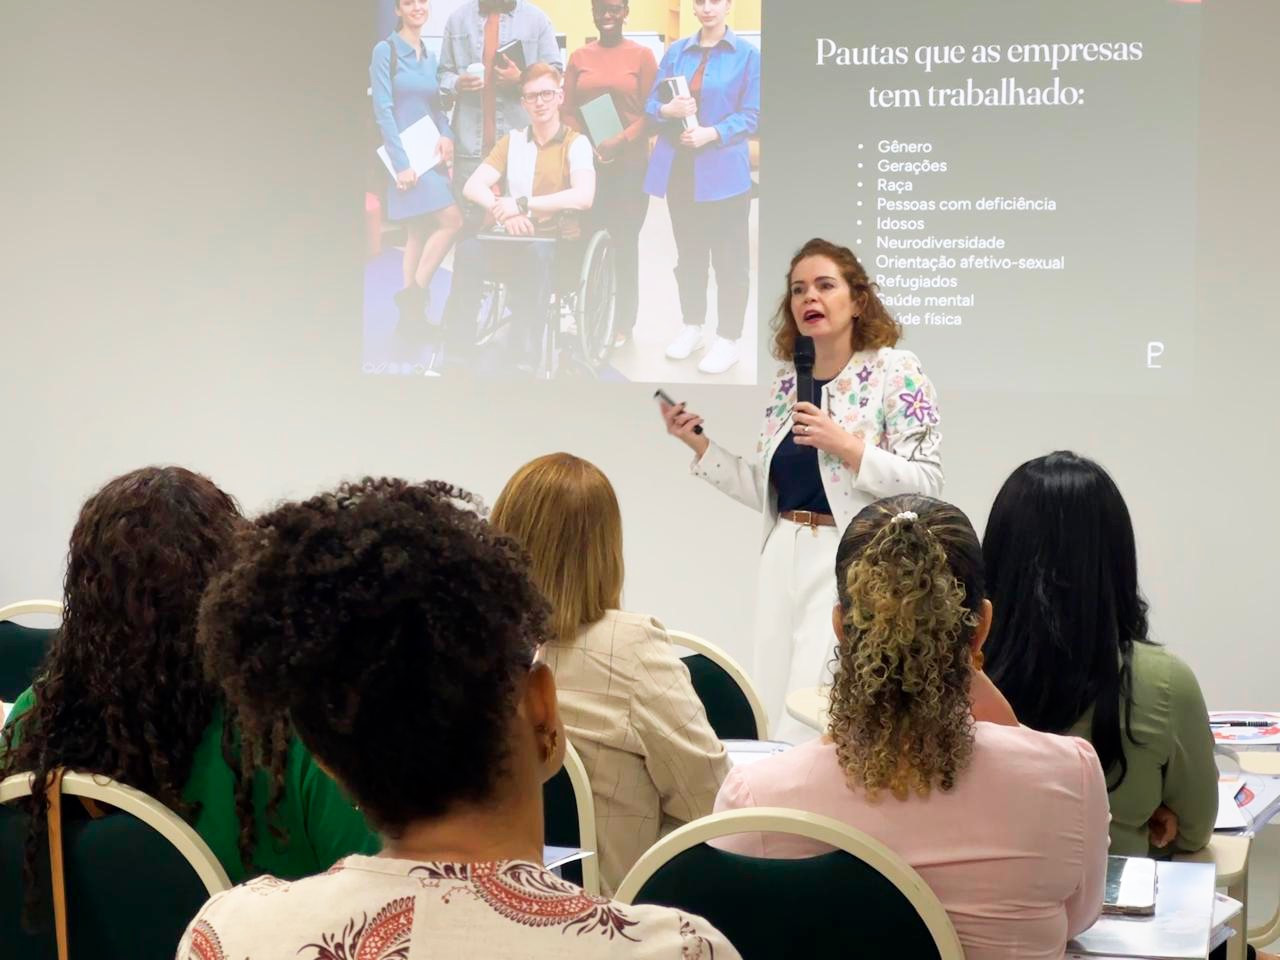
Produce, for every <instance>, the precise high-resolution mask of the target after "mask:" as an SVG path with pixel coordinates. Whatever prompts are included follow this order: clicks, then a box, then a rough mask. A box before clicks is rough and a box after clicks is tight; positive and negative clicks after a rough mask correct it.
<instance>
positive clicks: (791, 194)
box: [762, 0, 1199, 394]
mask: <svg viewBox="0 0 1280 960" xmlns="http://www.w3.org/2000/svg"><path fill="white" fill-rule="evenodd" d="M855 11H856V12H855ZM765 17H766V21H767V23H766V29H767V30H768V31H769V33H770V36H771V43H770V57H771V62H772V63H774V64H775V67H776V69H775V71H774V72H771V74H770V78H771V82H770V84H769V85H768V86H767V87H766V91H765V97H764V112H765V113H766V114H767V115H769V116H771V117H775V118H776V119H775V120H773V121H771V126H770V136H771V146H770V154H769V162H770V164H774V163H776V164H777V169H780V170H783V171H786V176H785V184H784V185H781V186H777V187H776V189H775V191H774V193H773V194H771V197H770V203H769V204H768V205H767V206H766V208H765V222H764V228H763V231H762V234H763V235H764V236H765V237H766V238H767V242H766V243H765V244H764V248H763V250H762V255H763V258H764V261H765V263H766V264H769V263H785V262H786V257H787V254H788V253H789V252H790V250H791V249H794V247H795V246H796V245H797V243H798V242H800V241H802V240H803V239H804V238H806V237H808V236H811V235H815V234H817V235H825V236H830V237H832V238H838V239H840V240H842V241H843V242H845V243H847V244H848V245H849V246H851V247H852V248H853V249H854V250H855V251H856V252H857V253H858V255H859V257H860V258H861V259H862V261H863V263H864V265H865V266H866V268H867V270H868V272H869V273H870V274H871V275H872V277H873V278H874V279H875V280H876V282H877V283H878V284H879V286H880V291H881V294H882V297H883V299H884V302H885V304H886V305H887V306H888V307H889V309H890V311H891V312H893V313H894V314H895V315H896V316H897V318H898V319H899V320H900V321H901V323H902V324H903V326H904V329H905V331H906V342H905V345H906V346H909V347H910V348H911V349H913V350H915V351H916V352H918V353H919V354H920V355H921V356H922V358H925V362H926V363H927V365H928V368H929V370H930V373H931V374H932V376H933V377H934V379H935V381H936V382H937V383H939V384H940V385H941V386H942V387H943V388H944V389H945V388H951V389H954V388H956V387H968V388H975V389H985V388H989V389H996V390H1011V391H1035V390H1046V391H1063V392H1068V393H1070V392H1082V391H1083V392H1101V393H1115V394H1125V393H1134V392H1148V391H1158V390H1163V389H1165V388H1167V387H1168V386H1169V385H1171V384H1173V383H1178V382H1184V381H1185V378H1186V377H1188V376H1189V375H1190V373H1189V371H1190V370H1191V362H1192V357H1191V356H1190V351H1191V346H1192V342H1191V338H1192V323H1193V318H1194V306H1195V305H1194V297H1193V289H1194V288H1193V280H1194V276H1195V270H1196V264H1195V263H1194V261H1193V251H1194V241H1195V159H1196V125H1197V94H1198V90H1197V88H1198V82H1199V7H1198V5H1196V4H1193V3H1177V2H1170V0H1129V2H1124V3H1116V2H1114V0H1045V2H1037V3H1026V2H1024V0H984V2H982V3H955V2H954V0H864V2H860V3H858V4H856V5H851V4H848V3H847V2H845V0H808V2H806V3H805V4H804V5H802V6H797V5H779V4H776V3H774V4H767V5H766V8H765ZM784 22H785V24H786V25H787V29H785V30H784V29H783V23H784ZM779 63H781V64H782V66H777V65H778V64H779ZM765 275H766V276H768V275H769V267H768V266H766V268H765Z"/></svg>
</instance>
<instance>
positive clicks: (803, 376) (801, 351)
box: [792, 337, 817, 403]
mask: <svg viewBox="0 0 1280 960" xmlns="http://www.w3.org/2000/svg"><path fill="white" fill-rule="evenodd" d="M792 359H793V360H794V361H795V364H796V403H816V402H817V401H816V400H815V399H814V397H813V360H814V350H813V337H796V345H795V349H794V351H793V353H792Z"/></svg>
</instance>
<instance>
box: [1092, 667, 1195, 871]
mask: <svg viewBox="0 0 1280 960" xmlns="http://www.w3.org/2000/svg"><path fill="white" fill-rule="evenodd" d="M1122 716H1123V713H1122ZM1092 723H1093V708H1092V707H1090V708H1089V709H1088V710H1087V711H1086V712H1085V714H1084V716H1082V717H1081V718H1080V719H1079V720H1077V721H1076V724H1075V726H1074V727H1072V728H1071V730H1069V731H1068V732H1069V733H1072V734H1074V735H1076V736H1077V737H1083V738H1084V739H1085V740H1089V739H1090V736H1089V733H1090V730H1089V728H1090V725H1091V724H1092ZM1132 727H1133V739H1132V740H1130V739H1128V738H1125V739H1124V755H1125V759H1126V760H1128V763H1129V769H1128V773H1126V774H1125V778H1124V780H1123V782H1121V784H1120V786H1118V787H1117V788H1116V789H1114V790H1112V791H1111V793H1110V798H1111V852H1112V853H1114V854H1120V855H1123V856H1130V857H1145V856H1162V855H1163V856H1167V855H1168V854H1170V853H1172V852H1174V851H1175V850H1182V851H1190V850H1199V849H1200V848H1201V847H1203V846H1204V845H1205V844H1207V843H1208V842H1209V839H1210V838H1211V837H1212V836H1213V824H1214V821H1215V820H1216V819H1217V816H1218V768H1217V766H1216V764H1215V763H1214V759H1213V734H1212V733H1211V732H1210V730H1209V713H1208V711H1207V710H1206V709H1205V705H1204V695H1203V694H1202V693H1201V692H1200V684H1199V683H1197V682H1196V678H1195V674H1193V673H1192V672H1191V668H1190V667H1188V666H1187V665H1186V664H1185V663H1183V662H1182V661H1181V660H1179V659H1178V658H1177V657H1175V656H1174V655H1173V654H1172V653H1170V652H1169V651H1168V650H1166V649H1165V648H1164V647H1159V646H1155V645H1153V644H1149V643H1135V644H1134V645H1133V711H1132ZM1161 804H1164V805H1165V806H1166V807H1168V808H1169V809H1170V810H1172V811H1173V812H1174V813H1176V814H1177V815H1178V836H1177V838H1176V839H1175V840H1174V841H1173V843H1172V844H1171V845H1170V846H1169V847H1166V848H1164V849H1163V850H1159V849H1155V848H1151V847H1150V845H1149V843H1148V841H1147V821H1148V820H1149V819H1150V818H1151V814H1152V813H1154V812H1155V809H1156V807H1158V806H1160V805H1161Z"/></svg>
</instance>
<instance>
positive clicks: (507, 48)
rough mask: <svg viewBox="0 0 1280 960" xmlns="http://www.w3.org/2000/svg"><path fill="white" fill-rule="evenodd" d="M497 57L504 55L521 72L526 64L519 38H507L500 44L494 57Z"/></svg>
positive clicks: (522, 45)
mask: <svg viewBox="0 0 1280 960" xmlns="http://www.w3.org/2000/svg"><path fill="white" fill-rule="evenodd" d="M497 57H506V58H507V59H508V60H510V61H511V62H512V63H513V64H515V65H516V67H518V68H519V69H520V72H521V73H523V72H524V68H525V67H527V66H528V64H527V63H525V61H524V44H523V43H522V42H521V41H519V40H508V41H507V42H506V43H504V44H503V45H502V46H500V47H499V48H498V51H497V56H496V57H495V59H497Z"/></svg>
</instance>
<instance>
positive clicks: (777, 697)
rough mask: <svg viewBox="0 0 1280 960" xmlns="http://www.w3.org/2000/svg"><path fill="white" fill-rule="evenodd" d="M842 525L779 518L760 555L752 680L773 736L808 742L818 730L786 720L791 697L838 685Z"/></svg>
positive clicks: (786, 739)
mask: <svg viewBox="0 0 1280 960" xmlns="http://www.w3.org/2000/svg"><path fill="white" fill-rule="evenodd" d="M839 544H840V531H839V530H838V529H837V528H835V527H813V528H810V527H807V526H801V525H800V524H798V523H792V522H791V521H790V520H783V519H781V518H779V519H778V522H777V523H776V524H775V525H774V527H773V530H772V531H770V533H769V537H768V539H767V540H765V544H764V550H763V551H761V554H760V580H759V589H758V592H757V594H756V635H755V641H756V642H755V655H754V657H753V660H752V670H751V680H752V682H753V683H755V685H756V689H757V690H758V691H759V693H760V696H761V697H762V698H763V699H764V705H765V709H766V710H768V711H769V727H770V736H772V737H773V738H774V739H775V740H785V741H787V742H789V743H802V742H804V741H805V740H811V739H813V738H814V737H816V736H818V731H816V730H814V729H813V728H812V727H807V726H805V725H804V724H803V723H800V722H799V721H798V720H794V719H792V718H791V717H790V716H788V715H787V706H786V700H787V694H788V693H790V692H791V691H792V690H798V689H802V688H804V687H815V686H818V685H819V684H823V683H830V682H831V669H830V662H831V658H832V655H833V653H834V648H835V642H836V641H835V633H834V632H833V630H832V627H831V608H832V607H833V606H835V604H836V600H837V596H836V573H835V566H836V548H837V547H838V546H839Z"/></svg>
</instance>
